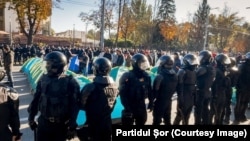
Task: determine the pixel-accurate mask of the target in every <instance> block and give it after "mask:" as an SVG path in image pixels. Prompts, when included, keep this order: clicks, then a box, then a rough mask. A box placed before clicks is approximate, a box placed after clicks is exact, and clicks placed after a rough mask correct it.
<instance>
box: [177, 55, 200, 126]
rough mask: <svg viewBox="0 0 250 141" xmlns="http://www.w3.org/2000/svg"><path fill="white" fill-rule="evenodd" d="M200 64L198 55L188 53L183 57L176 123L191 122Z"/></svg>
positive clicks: (179, 75) (179, 72)
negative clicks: (197, 72)
mask: <svg viewBox="0 0 250 141" xmlns="http://www.w3.org/2000/svg"><path fill="white" fill-rule="evenodd" d="M198 64H199V61H198V58H197V57H196V55H193V54H187V55H185V56H184V57H183V66H182V68H180V69H179V71H178V73H177V76H178V84H177V95H178V100H177V101H178V102H177V103H178V104H177V114H176V117H175V120H174V123H173V124H174V125H179V124H180V121H182V125H188V124H189V118H190V115H191V112H192V110H193V107H194V100H195V95H196V81H197V80H196V79H197V78H196V69H197V66H198Z"/></svg>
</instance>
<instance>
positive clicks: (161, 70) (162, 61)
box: [153, 55, 178, 125]
mask: <svg viewBox="0 0 250 141" xmlns="http://www.w3.org/2000/svg"><path fill="white" fill-rule="evenodd" d="M156 65H157V66H158V74H157V76H156V78H155V80H154V82H153V97H154V108H153V125H160V124H161V122H162V119H163V120H164V124H165V125H171V109H172V108H171V107H172V96H173V94H174V93H175V92H176V86H177V82H178V78H177V74H176V72H175V70H174V68H173V66H174V59H173V58H172V57H171V56H170V55H163V56H161V57H160V58H159V60H158V61H157V63H156Z"/></svg>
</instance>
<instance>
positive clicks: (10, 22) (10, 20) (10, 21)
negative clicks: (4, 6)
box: [9, 0, 13, 47]
mask: <svg viewBox="0 0 250 141" xmlns="http://www.w3.org/2000/svg"><path fill="white" fill-rule="evenodd" d="M11 5H12V0H11V1H10V5H9V7H11ZM9 9H10V10H11V8H9ZM10 12H12V10H11V11H10ZM11 15H12V14H10V16H9V24H10V46H11V47H12V40H13V39H12V19H11V18H12V17H11Z"/></svg>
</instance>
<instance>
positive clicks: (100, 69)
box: [93, 57, 112, 76]
mask: <svg viewBox="0 0 250 141" xmlns="http://www.w3.org/2000/svg"><path fill="white" fill-rule="evenodd" d="M111 68H112V64H111V62H110V60H109V59H107V58H105V57H100V58H97V59H96V60H95V61H94V64H93V72H94V75H96V76H107V75H109V72H110V70H111Z"/></svg>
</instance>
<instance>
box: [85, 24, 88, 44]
mask: <svg viewBox="0 0 250 141" xmlns="http://www.w3.org/2000/svg"><path fill="white" fill-rule="evenodd" d="M88 24H89V23H88V22H86V31H85V47H87V34H88Z"/></svg>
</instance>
